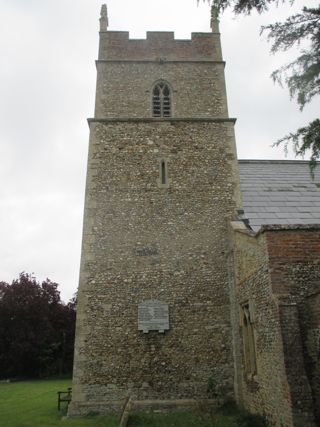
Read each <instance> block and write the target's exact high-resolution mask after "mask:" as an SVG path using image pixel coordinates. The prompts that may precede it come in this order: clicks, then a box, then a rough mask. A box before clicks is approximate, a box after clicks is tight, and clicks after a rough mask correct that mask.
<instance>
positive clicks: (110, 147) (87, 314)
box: [70, 121, 237, 414]
mask: <svg viewBox="0 0 320 427" xmlns="http://www.w3.org/2000/svg"><path fill="white" fill-rule="evenodd" d="M232 128H233V124H232V123H212V122H208V123H202V122H201V123H193V122H192V121H190V122H187V121H186V122H170V121H165V122H161V121H158V122H153V123H148V122H147V123H145V122H139V123H123V122H119V123H113V122H112V123H103V124H101V123H91V142H90V154H89V166H88V183H87V195H86V213H85V223H84V238H83V258H82V266H81V286H80V289H79V292H80V293H79V301H80V304H79V309H78V319H77V322H78V323H77V343H76V357H75V371H74V391H73V404H72V407H71V411H70V413H71V414H72V411H73V412H74V413H78V412H79V411H81V410H80V409H79V408H80V407H82V408H83V409H82V411H84V412H86V411H87V409H88V407H90V405H91V407H92V405H97V406H99V405H100V406H103V405H102V402H105V403H104V409H105V410H108V409H112V408H114V407H117V405H118V402H119V401H120V400H121V399H122V398H124V397H125V396H126V394H127V393H130V395H132V397H133V400H150V399H151V400H152V399H154V400H168V399H169V400H170V399H181V400H183V399H194V398H198V399H203V398H207V397H210V396H208V394H207V384H208V380H209V378H214V380H215V381H216V384H217V391H219V392H220V393H222V394H223V395H224V396H225V397H227V396H230V397H231V396H233V362H232V350H231V331H230V311H229V310H230V306H229V295H228V272H227V265H226V258H225V253H226V250H227V247H226V239H225V238H224V237H225V233H226V229H227V224H228V222H229V220H230V219H231V218H232V217H233V215H234V209H235V204H236V202H235V199H234V197H233V193H234V188H235V187H236V185H237V182H236V181H235V179H234V176H233V173H232V170H233V169H232V163H233V162H234V153H233V150H232V149H231V148H228V147H231V146H232V144H231V143H230V140H231V141H232V140H233V129H232ZM222 141H223V142H222ZM159 158H165V159H167V164H168V176H169V179H170V185H169V188H167V189H163V188H159V186H158V183H157V181H158V177H159ZM149 299H158V300H161V301H164V302H166V303H167V304H168V305H169V318H170V330H169V331H166V332H165V334H158V333H157V332H149V333H148V334H143V332H139V331H138V304H139V303H140V302H142V301H145V300H149ZM97 402H98V403H97ZM81 405H82V406H81ZM72 408H73V409H72ZM100 409H101V408H100Z"/></svg>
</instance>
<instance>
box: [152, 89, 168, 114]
mask: <svg viewBox="0 0 320 427" xmlns="http://www.w3.org/2000/svg"><path fill="white" fill-rule="evenodd" d="M152 116H153V117H171V91H170V88H169V85H168V84H167V83H166V82H158V83H156V84H155V86H154V88H153V91H152Z"/></svg>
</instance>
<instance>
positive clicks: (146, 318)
mask: <svg viewBox="0 0 320 427" xmlns="http://www.w3.org/2000/svg"><path fill="white" fill-rule="evenodd" d="M138 330H139V331H143V333H145V334H147V333H148V332H149V331H158V332H159V333H161V334H163V333H164V331H167V330H169V307H168V304H166V303H164V302H161V301H158V300H155V299H150V300H147V301H143V302H141V303H140V304H139V305H138Z"/></svg>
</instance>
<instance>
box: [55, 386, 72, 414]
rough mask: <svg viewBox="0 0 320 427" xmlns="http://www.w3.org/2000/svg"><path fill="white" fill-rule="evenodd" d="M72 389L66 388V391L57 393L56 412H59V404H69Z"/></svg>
mask: <svg viewBox="0 0 320 427" xmlns="http://www.w3.org/2000/svg"><path fill="white" fill-rule="evenodd" d="M71 397H72V387H68V390H67V391H58V411H60V406H61V405H60V404H61V402H67V403H68V405H69V403H70V402H71Z"/></svg>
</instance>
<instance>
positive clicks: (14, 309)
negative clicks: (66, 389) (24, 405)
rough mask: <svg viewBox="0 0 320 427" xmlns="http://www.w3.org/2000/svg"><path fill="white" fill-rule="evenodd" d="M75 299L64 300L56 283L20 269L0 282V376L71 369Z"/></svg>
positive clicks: (29, 374) (30, 374) (39, 373)
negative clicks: (16, 275) (10, 278)
mask: <svg viewBox="0 0 320 427" xmlns="http://www.w3.org/2000/svg"><path fill="white" fill-rule="evenodd" d="M74 329H75V306H74V302H73V303H70V304H67V305H66V304H64V303H63V302H62V301H61V299H60V292H59V291H58V285H57V283H54V282H52V281H50V280H49V279H46V280H45V281H43V282H42V283H41V284H40V283H38V282H37V280H36V279H35V278H34V277H32V276H31V275H29V274H26V273H21V274H20V276H19V279H17V280H14V281H13V282H12V284H11V285H9V284H7V283H5V282H0V378H6V377H35V376H43V375H51V374H61V373H63V372H68V371H69V372H70V371H71V369H72V362H73V345H74Z"/></svg>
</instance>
